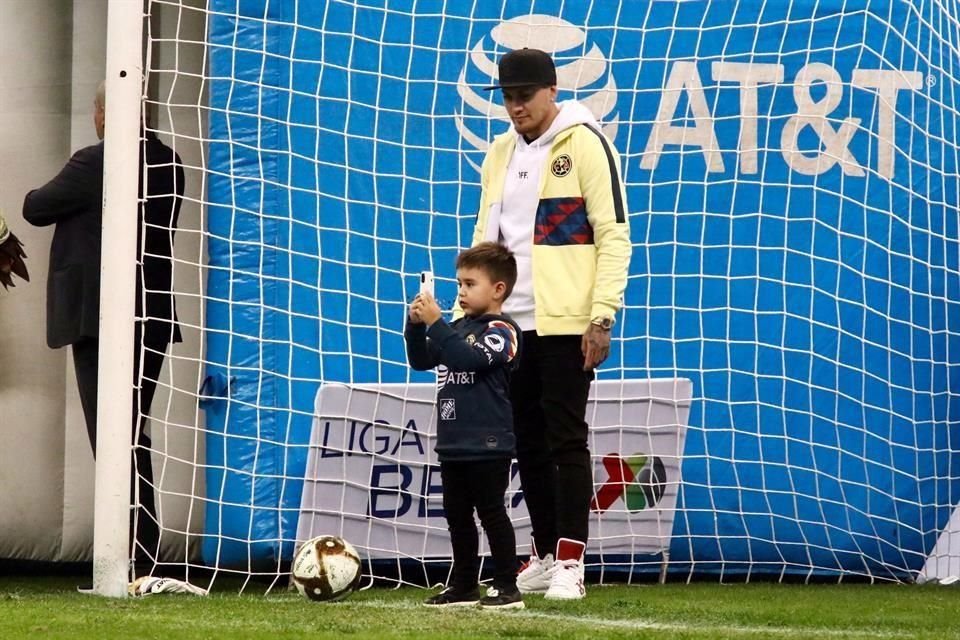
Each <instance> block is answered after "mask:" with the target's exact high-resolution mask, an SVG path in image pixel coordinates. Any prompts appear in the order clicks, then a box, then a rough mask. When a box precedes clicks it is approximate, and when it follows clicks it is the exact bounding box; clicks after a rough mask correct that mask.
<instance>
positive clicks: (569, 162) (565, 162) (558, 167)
mask: <svg viewBox="0 0 960 640" xmlns="http://www.w3.org/2000/svg"><path fill="white" fill-rule="evenodd" d="M571 169H573V159H572V158H571V157H570V156H568V155H567V154H565V153H564V154H561V155H559V156H557V157H556V158H554V159H553V162H551V163H550V171H551V173H553V175H555V176H557V177H558V178H562V177H564V176H565V175H567V174H569V173H570V170H571Z"/></svg>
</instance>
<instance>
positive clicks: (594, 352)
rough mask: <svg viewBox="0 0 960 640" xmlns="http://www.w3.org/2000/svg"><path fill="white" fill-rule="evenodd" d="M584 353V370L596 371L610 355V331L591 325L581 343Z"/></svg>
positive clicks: (581, 349)
mask: <svg viewBox="0 0 960 640" xmlns="http://www.w3.org/2000/svg"><path fill="white" fill-rule="evenodd" d="M580 351H581V352H582V353H583V370H584V371H590V370H592V369H596V368H597V366H599V365H600V363H601V362H603V361H604V360H606V359H607V356H608V355H610V331H609V330H606V329H603V328H601V327H598V326H597V325H595V324H591V325H590V326H589V327H588V328H587V332H586V333H584V334H583V339H582V340H581V341H580Z"/></svg>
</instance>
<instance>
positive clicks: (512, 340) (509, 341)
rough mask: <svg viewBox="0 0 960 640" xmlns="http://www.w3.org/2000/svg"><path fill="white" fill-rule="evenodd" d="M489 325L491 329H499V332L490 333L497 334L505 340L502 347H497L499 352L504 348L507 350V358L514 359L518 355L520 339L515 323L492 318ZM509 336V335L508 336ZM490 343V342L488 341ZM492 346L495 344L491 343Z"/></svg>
mask: <svg viewBox="0 0 960 640" xmlns="http://www.w3.org/2000/svg"><path fill="white" fill-rule="evenodd" d="M487 327H488V328H490V329H497V330H499V333H497V334H490V335H497V336H499V337H500V338H501V340H503V344H502V346H501V348H500V349H497V351H498V352H500V351H502V350H503V349H506V350H507V360H513V358H514V357H515V356H516V355H517V345H518V344H519V340H518V339H517V330H516V329H514V328H513V325H512V324H510V323H509V322H506V321H504V320H491V321H490V323H489V324H487ZM507 336H508V337H507ZM487 344H489V343H487ZM490 348H493V345H490Z"/></svg>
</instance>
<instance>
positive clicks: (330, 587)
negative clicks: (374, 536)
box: [291, 536, 360, 601]
mask: <svg viewBox="0 0 960 640" xmlns="http://www.w3.org/2000/svg"><path fill="white" fill-rule="evenodd" d="M291 574H292V575H291V577H292V580H293V584H294V586H295V587H296V588H297V591H299V592H300V594H301V595H304V596H306V597H307V598H309V599H311V600H318V601H328V600H339V599H340V598H345V597H346V596H348V595H350V593H352V592H353V591H354V590H356V588H357V587H358V586H360V556H359V555H358V554H357V550H356V549H354V548H353V545H351V544H350V543H349V542H347V541H346V540H344V539H343V538H339V537H337V536H318V537H316V538H313V539H311V540H307V541H306V542H304V543H303V546H301V547H300V549H299V550H298V551H297V555H296V556H294V558H293V567H292V568H291Z"/></svg>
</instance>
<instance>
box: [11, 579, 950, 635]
mask: <svg viewBox="0 0 960 640" xmlns="http://www.w3.org/2000/svg"><path fill="white" fill-rule="evenodd" d="M76 583H77V580H76V579H70V578H63V577H58V578H4V577H0V638H2V639H3V640H8V639H11V640H12V639H19V638H31V639H33V638H81V639H86V638H90V639H94V638H96V639H100V638H130V639H131V640H146V639H148V638H163V639H164V640H172V639H177V640H180V639H184V640H194V639H200V638H218V639H219V638H251V639H253V638H256V639H258V640H259V639H271V640H272V639H274V638H304V639H308V638H309V639H310V640H315V639H318V638H429V639H430V640H441V639H444V638H624V639H627V638H629V639H630V640H635V639H637V638H657V639H665V638H710V639H715V638H716V639H723V638H784V639H793V638H937V639H938V640H940V639H943V638H960V613H958V612H960V587H957V588H950V587H936V586H926V587H916V586H898V585H873V586H871V585H831V586H825V585H815V586H803V585H777V584H750V585H718V584H693V585H682V584H668V585H645V586H623V585H621V586H611V587H598V586H593V587H590V588H589V590H588V597H587V599H586V600H584V601H581V602H567V603H563V602H551V601H546V600H544V599H543V598H542V597H539V596H530V597H527V598H526V600H525V601H526V603H527V608H526V609H525V610H523V611H493V612H491V611H481V610H473V609H470V610H457V611H436V610H432V609H426V608H424V607H421V606H419V603H420V601H421V600H422V599H423V597H424V595H425V594H426V593H427V592H426V591H423V590H420V589H413V588H408V589H400V590H389V589H370V590H367V591H363V592H360V593H356V594H353V595H352V596H351V597H350V598H348V599H347V600H346V601H344V602H340V603H334V604H323V603H314V602H308V601H307V600H304V599H302V598H300V597H299V596H297V595H296V594H294V593H287V592H284V593H276V594H271V595H267V596H264V595H260V594H256V595H237V594H236V593H233V592H217V593H214V594H212V595H210V596H208V597H206V598H197V597H195V596H186V595H155V596H150V597H147V598H143V599H138V600H133V599H127V600H108V599H103V598H99V597H97V596H89V595H83V594H79V593H77V592H76V591H75V589H74V585H75V584H76Z"/></svg>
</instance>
